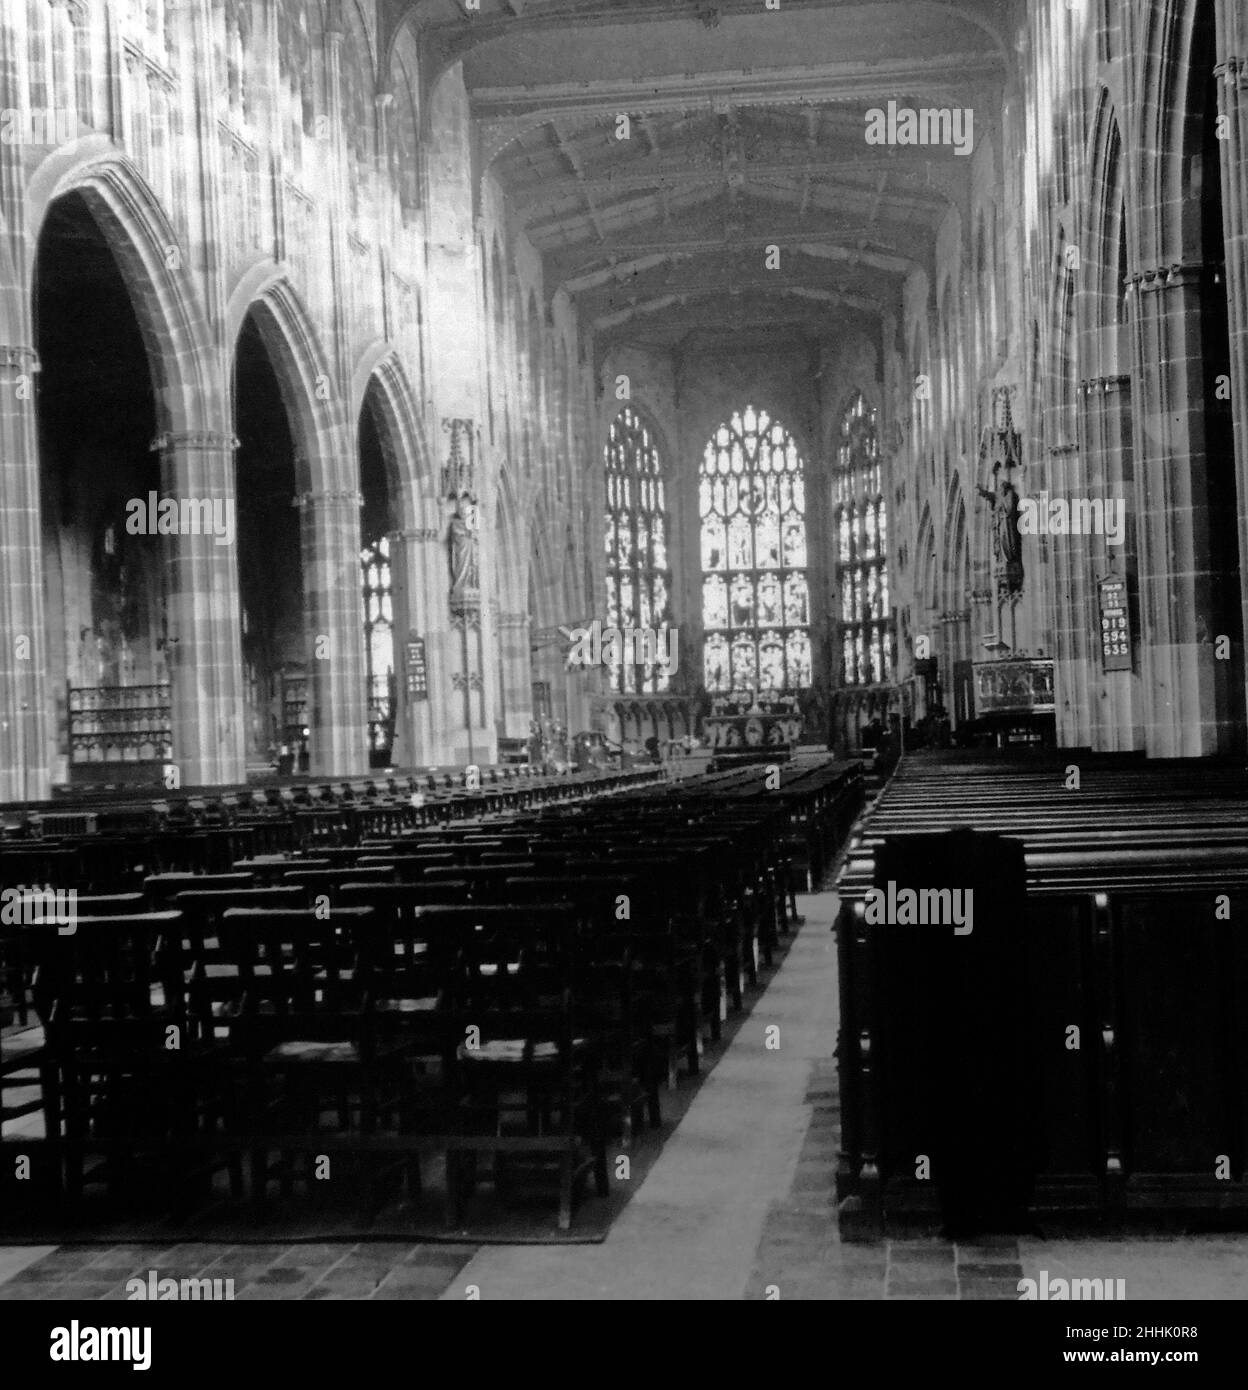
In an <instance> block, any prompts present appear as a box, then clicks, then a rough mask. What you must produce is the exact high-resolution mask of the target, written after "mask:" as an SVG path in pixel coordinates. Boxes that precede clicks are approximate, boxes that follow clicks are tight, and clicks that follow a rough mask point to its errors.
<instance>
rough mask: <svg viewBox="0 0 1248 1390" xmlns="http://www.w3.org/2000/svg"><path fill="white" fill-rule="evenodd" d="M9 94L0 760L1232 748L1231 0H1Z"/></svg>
mask: <svg viewBox="0 0 1248 1390" xmlns="http://www.w3.org/2000/svg"><path fill="white" fill-rule="evenodd" d="M591 9H592V10H593V15H592V22H589V12H590V10H591ZM582 12H583V13H582ZM581 18H584V19H586V22H585V23H584V24H579V23H578V19H581ZM747 53H748V54H750V55H751V56H750V59H749V65H748V68H746V67H745V65H744V64H743V56H744V55H745V54H747ZM890 106H891V108H905V109H907V110H908V109H912V108H916V109H928V108H931V109H936V108H939V109H942V110H953V109H954V108H958V109H960V111H961V112H962V113H964V114H965V113H969V114H970V115H973V127H972V126H971V125H969V124H968V125H967V127H966V129H967V132H968V134H969V133H970V131H971V130H972V129H973V140H969V139H968V140H967V141H966V142H964V143H963V144H962V145H960V146H957V147H954V146H952V145H951V144H950V143H949V142H946V143H945V144H944V145H943V146H942V145H940V144H928V145H925V146H923V147H920V146H918V145H917V144H906V143H903V142H902V141H901V140H897V141H895V142H894V143H892V144H875V143H869V142H868V140H867V139H866V138H865V132H866V131H867V130H868V129H870V128H871V120H870V116H869V112H870V111H871V110H872V109H873V108H887V107H890ZM0 112H2V115H3V119H4V123H5V124H4V131H3V135H4V138H3V140H0V479H2V484H3V486H2V497H3V507H2V509H0V801H6V800H18V799H21V800H33V799H37V798H42V797H46V796H47V795H48V794H49V792H50V789H51V788H52V787H53V786H55V785H61V784H66V783H79V784H88V783H90V782H92V781H93V780H94V781H96V782H108V781H118V780H123V779H124V778H126V777H131V778H136V779H139V780H142V779H143V778H144V777H151V778H153V779H155V780H159V778H160V776H161V771H162V769H167V768H168V767H169V766H170V765H172V766H173V767H175V768H176V769H177V771H178V777H179V780H180V784H181V785H183V786H192V785H201V786H208V785H224V784H230V783H238V782H241V781H243V780H244V779H245V777H246V776H247V774H248V772H249V771H255V770H257V769H265V768H269V767H278V768H280V769H281V770H283V771H298V770H300V769H301V768H306V769H307V770H309V771H310V772H313V773H316V774H322V775H335V776H338V775H351V774H356V773H361V772H364V771H366V770H367V769H368V768H369V767H370V766H384V765H393V766H398V767H410V766H416V765H430V764H451V763H459V764H462V763H465V762H471V761H477V762H487V761H496V760H498V759H499V757H500V756H501V754H502V753H505V752H506V751H508V750H509V749H510V748H512V747H513V746H515V745H518V744H523V743H524V742H525V741H526V740H528V739H529V736H530V732H531V730H532V729H533V727H534V724H535V721H536V722H537V723H538V724H539V725H541V726H542V727H543V728H545V729H547V730H548V731H551V733H552V737H554V738H555V739H556V740H557V739H559V738H560V737H565V736H567V735H571V734H575V733H577V732H579V731H587V730H594V729H597V730H601V731H602V732H603V733H604V734H605V735H607V736H608V738H610V739H620V738H624V739H626V740H627V739H637V740H641V739H644V738H645V737H646V736H648V735H651V734H654V735H658V736H665V735H666V736H670V737H679V736H681V735H683V734H685V733H689V732H696V731H698V730H700V729H701V727H702V724H701V721H702V719H703V718H704V716H705V714H706V713H707V711H708V709H709V708H710V702H711V701H712V700H713V699H715V698H719V697H725V696H727V697H732V696H744V697H746V698H747V699H750V700H752V699H754V698H758V697H760V696H763V695H767V694H782V695H785V696H789V697H792V698H793V699H794V700H795V701H796V703H797V707H798V708H799V710H800V713H801V716H802V721H803V726H804V727H803V728H802V731H801V734H800V737H801V738H802V740H803V741H805V742H808V743H814V744H818V745H821V746H831V747H833V748H835V749H836V750H837V751H845V750H848V749H854V748H857V747H858V744H859V739H860V737H861V733H862V729H863V727H864V725H867V724H868V723H869V722H870V721H871V720H873V719H876V718H878V719H881V720H883V721H887V719H888V718H889V717H890V716H894V715H895V716H899V717H904V719H905V720H906V721H907V727H908V728H909V729H910V730H912V731H913V733H914V736H916V737H917V736H919V731H920V730H922V731H923V734H924V736H926V735H927V734H933V736H938V737H940V738H942V739H943V738H950V739H955V740H956V739H961V738H966V739H971V738H979V739H985V738H989V739H998V740H1004V739H1013V738H1022V739H1032V738H1040V739H1048V740H1053V741H1056V742H1058V743H1060V744H1063V745H1073V746H1090V747H1092V748H1094V749H1099V750H1106V751H1122V750H1140V751H1143V752H1145V753H1147V754H1148V755H1150V756H1155V757H1176V756H1204V755H1207V756H1215V755H1242V754H1243V752H1244V751H1245V667H1244V649H1243V629H1244V617H1245V612H1246V610H1248V583H1246V580H1248V573H1246V570H1245V557H1246V552H1248V159H1246V158H1245V154H1244V148H1245V142H1246V141H1248V19H1246V18H1245V12H1244V9H1243V7H1242V5H1240V4H1239V3H1238V2H1237V0H1123V2H1122V3H1106V2H1105V0H1029V2H1027V3H1025V2H1024V0H1000V3H989V0H953V2H952V3H949V4H944V5H940V6H931V5H927V4H924V3H921V2H920V0H898V3H882V2H879V3H872V2H871V0H865V2H864V3H862V4H853V5H848V6H846V5H844V4H841V3H836V2H835V0H785V4H784V6H783V7H782V8H778V9H775V10H769V9H765V8H764V7H762V6H761V5H759V4H757V3H756V0H716V3H715V4H714V6H713V8H706V7H704V8H703V9H701V10H697V11H696V12H695V8H694V6H692V5H691V4H690V5H685V4H672V5H669V6H664V7H660V8H659V9H657V10H656V8H655V7H654V6H653V5H651V4H648V3H646V0H625V3H622V4H618V5H614V6H612V7H610V11H609V13H606V12H604V11H602V9H601V7H598V8H597V9H594V8H593V7H591V6H588V5H586V4H584V3H583V0H528V3H526V4H524V5H520V4H517V3H512V0H481V3H480V5H479V7H473V8H472V9H471V10H469V9H466V8H463V7H461V6H460V5H459V4H457V3H454V0H414V2H413V0H274V3H263V4H262V3H259V0H186V2H185V3H179V4H176V5H175V4H172V3H150V0H91V2H90V3H85V2H84V0H10V3H6V5H5V6H4V10H3V15H2V16H0ZM47 113H56V115H57V119H56V120H50V119H42V118H41V117H42V116H46V115H47ZM902 114H904V111H903V112H902ZM890 125H891V126H893V127H895V130H894V133H895V134H897V135H899V136H900V135H901V128H900V124H899V123H898V122H896V121H894V120H892V118H891V117H890ZM950 128H952V127H950ZM927 133H928V134H931V133H932V131H931V130H929V131H928V132H927ZM166 504H167V509H166ZM166 520H167V521H168V525H166V524H165V521H166ZM595 618H597V619H598V620H599V621H600V622H602V623H603V624H604V625H612V626H615V625H619V626H623V627H628V626H634V627H638V628H641V629H661V628H664V627H668V628H671V629H674V630H675V631H676V632H677V633H678V634H679V639H680V647H679V650H680V661H679V663H678V664H675V663H673V665H672V667H671V668H670V669H664V668H663V667H661V666H659V665H656V664H655V663H654V662H647V661H642V662H640V663H639V664H637V665H635V666H634V665H625V664H623V663H621V662H618V661H617V662H616V664H614V665H612V664H610V663H607V664H605V665H603V666H602V667H600V668H593V669H585V670H573V669H569V668H568V667H567V665H566V664H565V661H564V637H563V635H562V634H561V629H567V628H571V627H576V626H578V625H584V624H588V623H589V622H590V621H591V620H593V619H595ZM933 731H935V732H933Z"/></svg>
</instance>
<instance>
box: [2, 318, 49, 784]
mask: <svg viewBox="0 0 1248 1390" xmlns="http://www.w3.org/2000/svg"><path fill="white" fill-rule="evenodd" d="M38 369H39V364H38V359H37V358H36V356H35V350H34V349H33V348H32V347H28V346H26V345H25V344H19V345H3V344H0V498H2V499H3V502H2V504H0V801H36V800H42V799H43V798H45V797H47V796H48V795H49V793H50V787H51V762H50V758H51V751H52V743H51V739H52V722H51V720H50V719H49V717H48V710H49V694H50V692H49V691H48V687H47V645H46V643H47V633H46V627H45V623H44V603H43V553H42V546H41V544H40V534H39V526H40V522H39V449H38V442H37V434H38V432H37V428H36V422H35V401H34V396H35V384H34V383H35V373H36V372H37V371H38Z"/></svg>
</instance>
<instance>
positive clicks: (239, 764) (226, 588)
mask: <svg viewBox="0 0 1248 1390" xmlns="http://www.w3.org/2000/svg"><path fill="white" fill-rule="evenodd" d="M237 447H238V440H237V439H235V438H234V437H233V435H230V434H218V433H211V432H203V433H182V434H162V435H161V436H160V437H159V438H158V439H156V440H155V442H154V443H153V445H152V448H153V449H155V450H159V452H160V458H161V488H162V491H163V493H164V494H165V495H166V496H173V497H178V498H183V497H186V498H196V499H199V500H201V501H203V502H205V503H211V504H213V514H214V516H216V515H220V516H222V517H223V518H225V519H227V521H228V525H227V527H226V528H225V529H226V532H227V534H226V537H225V538H224V539H221V540H219V539H218V538H217V536H216V535H215V534H204V535H174V536H169V537H167V538H166V544H167V547H168V548H167V550H166V552H165V555H166V559H165V603H166V623H167V631H168V641H169V646H168V651H167V655H168V665H169V697H170V716H171V723H172V732H173V757H172V761H173V764H174V766H175V767H176V768H177V770H178V774H179V777H180V779H181V785H182V786H184V787H190V786H218V785H225V784H229V783H238V782H243V781H245V780H246V775H247V774H246V739H245V733H246V723H247V721H246V711H245V701H244V691H243V658H242V625H241V619H240V616H239V615H240V607H239V591H238V536H237V515H236V503H235V494H234V477H235V473H234V450H235V449H236V448H237Z"/></svg>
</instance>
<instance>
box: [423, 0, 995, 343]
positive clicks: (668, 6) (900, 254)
mask: <svg viewBox="0 0 1248 1390" xmlns="http://www.w3.org/2000/svg"><path fill="white" fill-rule="evenodd" d="M1009 5H1010V0H875V3H849V0H779V8H777V9H774V10H768V9H767V8H766V7H765V3H764V0H480V10H479V11H476V12H469V11H467V10H465V9H464V8H463V7H462V6H461V4H460V3H458V0H421V3H420V4H419V5H418V6H417V9H418V21H419V27H420V33H421V44H422V48H423V50H424V52H425V54H426V61H427V62H428V63H429V64H430V66H431V69H432V72H433V73H436V72H437V71H439V70H444V69H445V68H446V67H447V66H449V65H451V64H453V63H456V62H462V63H463V72H464V78H465V81H466V84H467V87H468V91H469V96H470V101H471V106H472V111H473V115H474V119H475V124H476V132H477V139H478V153H479V158H480V163H481V166H482V167H486V166H488V167H490V168H491V169H492V171H493V173H494V174H495V175H496V177H497V178H498V179H499V180H500V182H501V183H502V186H503V188H504V189H505V190H506V193H507V195H508V198H509V201H510V203H511V206H512V209H513V211H514V214H515V215H516V217H518V218H519V220H520V221H521V223H522V224H523V225H524V227H525V230H526V232H527V235H528V236H529V238H530V240H531V241H532V242H533V244H534V245H535V246H536V247H537V248H538V249H539V250H540V251H541V253H542V255H543V259H544V262H545V268H546V277H547V291H548V293H553V292H554V291H555V290H556V289H557V288H559V287H560V286H562V287H563V288H565V289H566V290H567V291H568V292H569V293H570V294H572V295H573V296H574V298H575V300H576V302H577V305H578V310H579V312H580V316H581V322H582V323H583V324H584V325H585V326H586V327H588V328H591V329H592V330H593V332H594V334H595V338H596V340H597V343H598V346H599V348H600V349H601V348H602V347H603V346H605V345H606V344H607V343H610V342H637V343H643V344H649V345H663V346H671V345H675V344H681V343H685V342H686V341H687V340H688V338H689V336H690V335H691V334H693V335H712V336H713V335H716V334H723V333H725V332H733V333H741V332H757V331H768V332H771V333H774V332H776V331H777V330H780V331H785V332H789V333H797V334H800V335H802V336H803V337H818V336H829V335H834V334H839V333H840V332H843V331H844V329H845V327H846V326H848V325H849V323H850V322H851V321H854V320H856V321H857V322H858V323H859V324H862V323H864V322H865V323H867V324H868V325H869V324H871V323H876V324H878V320H879V316H880V315H881V313H883V312H888V311H891V312H896V311H897V310H898V308H899V305H900V299H899V290H900V285H901V282H902V279H903V278H904V276H905V275H906V274H907V273H908V271H909V270H910V269H911V268H912V267H914V266H916V265H918V266H925V267H927V268H929V269H930V267H931V264H932V257H933V252H934V245H935V236H936V229H937V226H938V224H939V221H940V219H941V217H942V216H943V214H944V212H945V210H946V209H947V208H948V207H949V206H950V204H954V205H961V204H963V203H964V202H965V200H966V198H967V195H968V182H969V174H970V165H971V160H970V159H969V158H966V157H962V156H959V155H957V154H955V153H954V151H953V149H951V148H948V147H914V146H873V145H868V144H867V143H866V140H865V113H866V111H867V110H868V109H869V108H871V107H885V106H886V105H887V103H888V101H889V100H890V99H891V100H894V101H896V102H897V103H898V105H899V106H902V107H904V106H911V107H922V106H942V107H952V106H960V107H970V108H972V109H974V110H975V111H976V115H977V117H978V120H977V134H980V135H982V134H983V132H984V130H985V127H986V126H987V124H988V115H989V112H990V110H991V109H992V107H993V105H994V100H993V99H994V97H996V98H997V100H998V101H999V92H1000V86H1001V83H1002V80H1003V78H1004V76H1005V64H1006V55H1005V50H1004V44H1003V39H1002V33H1003V32H1004V31H1005V30H1006V26H1005V24H1004V20H1005V19H1006V17H1007V11H1008V9H1009ZM411 8H412V7H411V6H410V5H409V6H408V9H411ZM998 109H999V105H998ZM621 116H627V117H628V123H627V128H626V129H627V138H623V139H622V138H620V133H621V132H622V131H623V130H624V129H625V127H624V126H622V124H621V123H620V120H619V118H620V117H621ZM771 246H777V247H779V249H780V256H779V262H780V265H779V269H767V268H766V267H765V255H766V248H768V247H771Z"/></svg>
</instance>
